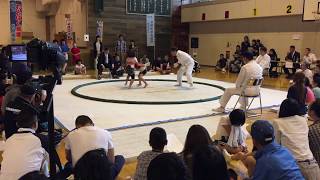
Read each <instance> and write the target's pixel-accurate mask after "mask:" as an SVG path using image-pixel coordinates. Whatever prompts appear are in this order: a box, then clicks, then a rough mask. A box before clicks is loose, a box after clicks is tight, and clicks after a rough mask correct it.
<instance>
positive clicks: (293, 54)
mask: <svg viewBox="0 0 320 180" xmlns="http://www.w3.org/2000/svg"><path fill="white" fill-rule="evenodd" d="M286 62H291V63H293V66H292V67H290V68H288V67H286V65H285V66H284V67H283V70H284V72H285V73H286V74H287V78H291V77H292V75H294V74H295V73H296V70H297V69H298V68H299V67H300V64H299V63H300V53H299V52H297V51H296V47H295V46H290V50H289V52H288V54H287V56H286ZM289 69H291V70H292V72H290V71H289Z"/></svg>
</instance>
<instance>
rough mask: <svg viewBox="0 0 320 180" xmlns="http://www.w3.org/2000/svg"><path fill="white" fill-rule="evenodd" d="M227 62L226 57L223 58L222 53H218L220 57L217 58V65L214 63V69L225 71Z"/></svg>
mask: <svg viewBox="0 0 320 180" xmlns="http://www.w3.org/2000/svg"><path fill="white" fill-rule="evenodd" d="M227 63H228V60H227V59H226V58H224V55H223V54H220V58H219V60H218V62H217V65H216V70H219V71H222V72H226V68H227Z"/></svg>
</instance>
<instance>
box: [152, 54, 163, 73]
mask: <svg viewBox="0 0 320 180" xmlns="http://www.w3.org/2000/svg"><path fill="white" fill-rule="evenodd" d="M161 63H162V59H161V57H157V59H156V60H155V62H154V63H153V70H154V71H159V70H160V69H161Z"/></svg>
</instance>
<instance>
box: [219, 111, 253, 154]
mask: <svg viewBox="0 0 320 180" xmlns="http://www.w3.org/2000/svg"><path fill="white" fill-rule="evenodd" d="M245 122H246V115H245V112H244V111H243V110H241V109H235V110H233V111H232V112H231V113H230V114H229V117H222V118H221V120H220V122H219V125H218V129H217V135H218V136H219V137H218V138H219V139H220V141H221V142H223V143H219V144H220V147H221V148H222V149H226V150H227V151H228V152H229V153H230V154H236V153H238V152H247V145H246V139H247V137H248V136H249V133H248V131H247V130H246V128H245V127H243V125H244V124H245ZM225 143H226V144H225Z"/></svg>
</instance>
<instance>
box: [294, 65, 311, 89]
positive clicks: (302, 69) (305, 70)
mask: <svg viewBox="0 0 320 180" xmlns="http://www.w3.org/2000/svg"><path fill="white" fill-rule="evenodd" d="M308 66H309V65H308V64H307V63H306V62H303V63H302V64H301V65H300V69H298V70H297V72H302V73H303V74H304V75H305V76H306V78H308V80H309V82H310V84H312V82H313V72H312V71H311V70H310V69H308Z"/></svg>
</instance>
